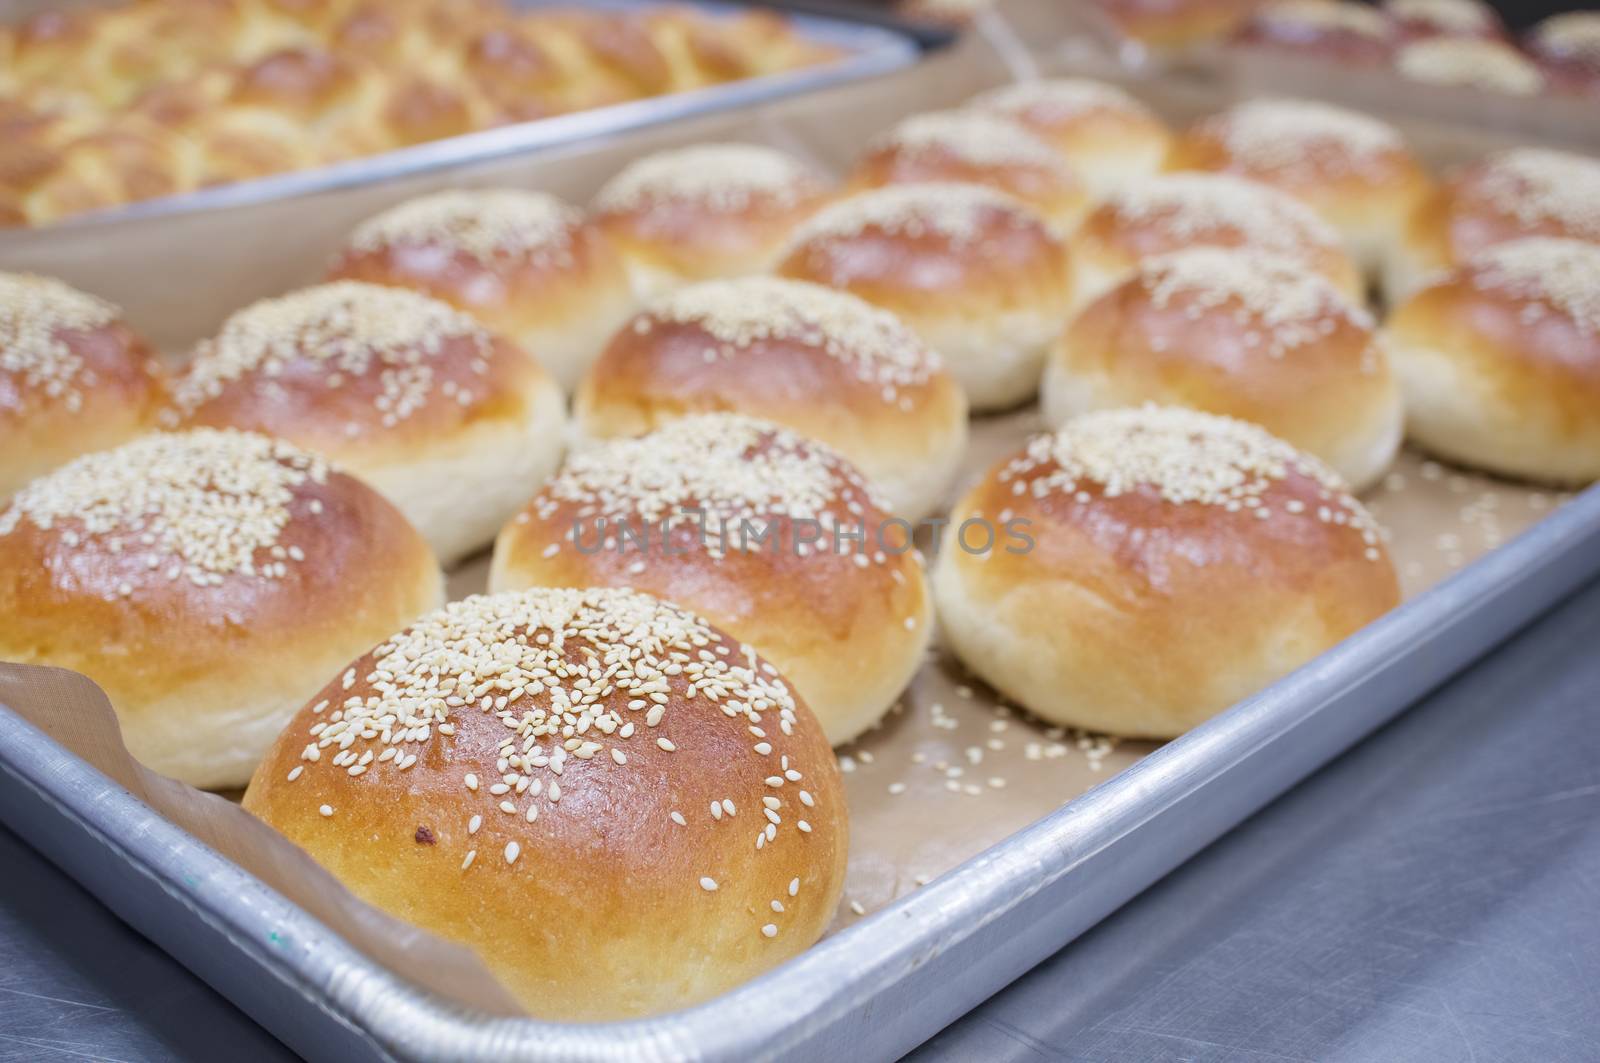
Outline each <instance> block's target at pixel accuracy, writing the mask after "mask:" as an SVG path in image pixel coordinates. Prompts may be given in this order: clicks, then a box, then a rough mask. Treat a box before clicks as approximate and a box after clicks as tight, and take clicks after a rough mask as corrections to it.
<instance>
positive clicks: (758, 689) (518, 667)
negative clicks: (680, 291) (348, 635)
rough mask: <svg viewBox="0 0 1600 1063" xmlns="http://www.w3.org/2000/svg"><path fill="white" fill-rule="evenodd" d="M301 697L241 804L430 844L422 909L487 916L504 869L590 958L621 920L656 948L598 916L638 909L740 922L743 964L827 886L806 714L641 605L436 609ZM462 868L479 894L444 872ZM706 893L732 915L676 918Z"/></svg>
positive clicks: (828, 790)
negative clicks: (560, 917) (560, 913)
mask: <svg viewBox="0 0 1600 1063" xmlns="http://www.w3.org/2000/svg"><path fill="white" fill-rule="evenodd" d="M316 698H317V700H316V701H314V702H313V703H312V704H310V705H308V706H307V707H306V708H305V709H304V710H302V711H301V713H300V714H299V715H298V716H297V717H296V718H295V720H294V721H293V722H291V724H290V725H289V729H288V730H287V731H286V733H285V735H284V737H283V738H282V739H280V741H279V744H278V747H277V749H276V750H275V751H274V753H273V754H272V755H270V756H269V757H268V758H267V760H266V761H264V762H263V764H262V767H261V769H260V770H259V771H258V772H257V774H256V777H255V779H254V780H253V781H252V784H251V788H250V792H249V793H248V794H247V795H246V798H245V804H246V807H247V808H248V809H250V810H251V811H252V812H255V813H256V814H258V815H261V816H263V818H265V819H267V820H268V822H271V823H273V824H274V825H277V826H279V827H280V829H288V830H289V831H290V832H291V833H292V834H307V833H311V831H312V827H311V826H309V825H316V824H320V823H322V821H324V820H327V821H331V825H332V826H336V827H338V828H340V829H341V830H342V831H348V832H350V836H351V837H352V838H359V839H362V840H363V844H366V843H367V842H366V840H367V839H369V838H370V839H373V842H374V844H384V843H380V842H378V839H386V840H387V841H386V843H387V844H390V845H393V846H395V847H396V848H397V851H398V852H405V851H406V850H407V849H409V848H411V847H413V846H415V845H416V844H417V843H418V842H422V841H423V840H424V832H425V837H426V844H428V845H430V846H431V845H433V844H435V843H437V844H438V845H440V846H445V847H448V849H447V852H448V856H447V862H446V863H444V864H442V865H441V867H449V868H451V870H452V873H451V874H450V875H449V876H447V877H446V878H445V879H444V881H443V884H440V883H439V882H438V881H436V880H431V879H422V880H419V882H418V884H417V886H416V888H417V889H419V890H421V891H423V894H422V898H423V900H424V901H425V902H426V904H425V908H432V909H435V910H442V911H454V910H455V908H457V907H459V905H460V904H462V903H468V904H473V903H477V904H482V905H483V906H484V907H486V908H487V909H488V910H491V911H498V910H501V909H504V908H505V907H506V905H505V903H504V901H503V900H501V899H492V898H503V895H504V891H505V890H506V889H508V888H510V886H509V882H510V880H508V879H507V878H505V877H503V875H504V874H508V873H509V872H507V871H506V869H507V868H508V867H510V868H514V869H516V870H518V871H523V872H524V873H528V872H527V869H528V868H529V866H530V864H532V865H533V867H534V870H533V871H532V872H531V873H532V874H533V875H534V876H535V880H536V881H537V885H531V884H525V885H523V886H519V887H518V888H519V889H532V890H534V891H535V895H539V894H543V896H544V899H545V900H546V901H547V902H548V903H550V904H551V905H553V906H561V905H568V906H578V905H583V906H584V914H583V916H582V918H575V919H574V926H573V927H569V928H567V929H564V930H562V931H561V932H560V933H557V934H556V936H557V938H558V940H559V939H561V938H563V937H573V936H575V938H576V939H577V940H597V939H596V938H595V937H594V935H595V934H598V933H600V932H601V928H602V927H603V926H605V924H606V923H607V922H609V921H611V920H614V919H616V918H623V919H624V922H626V923H628V924H629V925H630V926H633V927H634V929H632V930H627V931H626V932H627V933H629V934H635V933H637V934H642V936H643V939H644V940H652V941H653V940H655V932H654V931H653V930H645V931H641V930H639V929H638V928H637V927H638V923H637V922H636V921H634V920H632V919H630V918H627V917H626V916H616V915H605V916H602V914H601V912H604V911H606V909H605V908H604V906H605V905H606V904H614V905H620V904H622V903H624V902H629V903H637V902H638V900H639V899H640V896H641V894H646V893H647V894H649V895H650V896H652V897H654V898H656V901H655V903H656V904H657V905H658V906H659V907H658V908H656V909H654V910H647V911H646V912H645V913H643V916H642V917H641V918H643V917H644V916H647V917H648V918H649V919H650V920H651V921H653V920H654V919H656V918H658V917H659V918H661V919H666V920H669V921H670V920H674V919H676V918H686V919H689V920H691V921H698V920H700V919H703V918H715V919H718V920H738V923H737V925H738V926H739V927H740V931H739V933H738V934H737V940H740V941H743V940H748V941H750V942H751V946H750V947H751V948H756V947H759V946H760V944H761V942H762V940H763V937H766V938H771V937H774V936H776V934H777V932H778V924H784V925H787V924H788V922H789V921H790V920H789V919H788V918H774V915H773V913H774V912H775V911H779V910H780V909H776V908H769V907H768V899H769V898H778V897H782V898H783V900H784V901H785V902H788V901H789V899H790V898H791V897H794V896H795V895H796V893H797V892H800V887H802V886H803V887H804V888H805V889H806V890H809V891H810V893H811V894H812V897H813V899H812V901H811V902H810V903H812V904H819V903H824V901H825V898H829V897H831V894H832V890H833V889H834V888H836V884H837V877H836V876H837V875H839V873H840V869H842V865H843V859H844V849H845V844H846V830H847V828H846V811H845V808H844V804H843V797H842V793H841V792H840V786H839V776H838V767H837V764H836V763H835V761H834V759H833V755H832V753H831V752H830V750H829V748H828V744H827V740H826V738H824V737H823V734H822V731H821V728H820V727H819V726H818V725H817V722H816V720H815V718H814V717H813V716H812V715H811V712H810V710H809V709H807V708H806V707H805V706H804V705H802V704H800V703H798V702H797V701H796V699H795V697H794V695H793V694H792V693H791V691H790V690H789V688H788V686H787V684H786V683H785V682H784V680H783V678H782V677H781V676H779V675H778V674H777V672H776V670H775V669H774V668H773V667H772V666H771V665H770V664H767V663H766V662H765V661H763V660H762V659H761V658H759V657H758V656H756V654H755V653H754V651H753V650H750V649H749V648H748V647H746V646H744V645H741V644H740V643H739V642H737V641H736V640H734V639H731V638H729V637H728V636H726V635H724V634H722V633H721V632H719V631H717V630H715V629H714V628H712V627H710V626H709V625H708V624H706V623H705V622H704V621H702V620H700V619H699V618H697V617H695V616H694V615H692V614H690V613H687V612H685V611H683V610H682V609H679V608H677V607H676V606H673V605H671V604H668V603H666V602H662V601H660V600H659V599H656V598H654V597H651V596H649V595H645V594H640V593H637V592H634V591H630V590H626V589H600V588H592V589H587V590H567V589H554V588H538V589H534V590H528V591H515V592H508V593H504V594H496V595H484V596H477V597H471V598H466V599H463V600H461V601H458V602H453V603H451V604H449V605H447V606H445V607H444V608H442V609H440V610H438V611H436V612H434V613H431V614H429V615H427V616H424V617H423V618H421V619H420V620H418V621H417V622H416V623H415V624H413V625H412V626H410V627H409V628H407V629H406V630H404V631H402V632H400V633H399V634H397V635H395V636H393V637H392V638H390V639H389V640H387V641H386V642H384V643H383V644H382V645H379V646H378V647H376V648H375V649H373V650H372V651H371V652H370V653H368V654H366V655H365V656H363V657H362V658H360V659H359V660H357V661H355V662H354V663H353V664H352V666H351V667H350V669H349V670H348V671H346V672H345V673H344V675H343V676H342V677H338V678H335V679H334V680H333V681H332V682H330V683H329V684H328V686H327V687H326V688H324V690H323V691H322V692H321V693H320V694H319V695H317V696H316ZM390 750H393V751H394V752H390ZM296 769H298V770H296ZM362 776H365V777H364V778H363V777H362ZM285 779H287V780H288V781H287V782H285V781H284V780H285ZM374 788H375V789H374ZM707 808H712V809H713V812H714V816H715V819H716V820H717V821H718V822H717V827H718V829H717V830H716V831H715V832H713V831H711V830H709V829H707V828H706V827H704V826H703V825H704V824H706V823H707V822H708V821H707V820H706V819H705V816H706V809H707ZM764 809H765V810H767V813H768V814H763V810H764ZM689 823H693V824H694V827H693V828H689V827H688V826H687V824H689ZM683 831H687V833H673V832H683ZM414 834H415V835H416V840H415V841H414V840H413V836H414ZM524 850H526V852H527V858H526V860H524V862H523V863H522V864H521V865H520V867H519V865H518V863H517V861H518V859H519V858H520V857H521V856H522V854H523V852H524ZM475 862H476V863H477V865H478V874H476V875H475V876H470V877H462V876H461V875H458V874H455V873H454V869H455V867H456V866H457V865H459V866H460V868H461V869H462V870H463V871H465V870H467V869H469V868H471V867H472V865H473V864H474V863H475ZM496 868H498V869H500V872H495V871H494V870H493V869H496ZM619 868H626V873H625V874H624V873H622V872H621V871H619ZM797 880H803V881H797ZM830 880H831V881H830ZM719 886H720V887H721V889H722V890H723V891H724V892H723V893H721V894H720V895H718V897H720V899H723V900H725V901H727V902H728V905H727V907H725V908H719V909H718V910H716V911H715V912H713V913H712V916H709V917H708V916H704V915H702V914H696V913H697V912H698V910H697V909H695V908H691V907H689V906H690V905H694V904H700V905H709V904H710V903H711V902H712V900H713V899H716V898H711V897H707V896H706V894H708V893H713V894H714V893H715V892H716V891H717V889H718V887H719ZM369 888H370V887H369ZM386 889H392V885H391V887H388V888H386ZM434 891H443V893H442V894H436V893H435V892H434ZM452 897H455V898H461V900H458V901H455V902H450V901H449V898H452ZM800 903H801V905H805V904H806V903H808V902H807V901H806V900H805V899H804V898H802V900H801V902H800ZM594 905H600V906H602V907H601V911H600V912H597V911H596V910H595V908H594V907H593V906H594ZM512 907H514V906H512ZM616 910H617V909H614V908H613V909H610V911H611V912H615V911H616ZM818 914H819V915H820V916H821V918H820V919H818V921H817V922H818V924H819V925H820V922H821V919H825V918H826V914H824V913H818ZM451 924H452V928H453V931H452V936H457V937H468V938H469V939H470V936H471V933H472V932H473V931H474V930H476V932H477V933H478V934H480V935H481V934H482V933H484V931H483V930H481V928H477V927H475V926H474V925H473V922H472V921H471V920H468V919H466V918H465V917H463V918H462V919H461V920H460V921H459V922H457V921H456V920H455V919H454V918H452V919H451ZM768 927H770V928H771V929H766V928H768ZM545 933H551V931H546V932H545ZM605 933H606V934H607V935H608V937H609V938H612V939H614V938H615V937H616V935H617V934H618V933H619V931H618V930H617V929H616V928H615V926H612V927H611V928H610V929H608V930H606V931H605ZM713 940H715V939H713ZM532 947H535V948H536V947H537V946H532ZM729 947H730V948H732V946H729ZM499 959H501V960H502V963H503V962H504V960H505V957H503V956H501V957H499ZM706 962H713V961H712V960H711V959H707V960H706ZM716 962H721V961H720V960H717V961H716ZM529 976H530V977H532V978H533V979H534V980H536V981H537V980H538V979H539V977H540V975H538V974H536V973H530V975H529ZM550 980H551V983H552V984H551V986H550V990H549V991H550V993H551V994H552V999H553V1000H554V1001H556V1002H559V1003H560V1004H561V1005H562V1007H561V1008H559V1009H558V1010H559V1012H560V1013H562V1014H567V1015H586V1014H591V1013H593V1012H594V1011H595V1010H596V1008H595V1005H593V1004H592V1003H591V1004H584V1003H583V1002H579V1001H572V1000H569V999H563V998H562V996H561V994H562V992H563V986H562V984H561V983H562V982H563V981H565V982H569V983H570V982H571V981H573V979H571V978H570V977H569V978H566V979H560V978H553V977H552V978H551V979H550ZM579 981H581V980H579ZM674 984H676V983H674ZM690 984H694V980H691V982H690ZM570 992H571V991H570V988H568V989H567V993H568V995H569V996H570ZM618 992H619V994H635V993H639V992H641V990H640V988H639V987H637V986H625V987H622V988H620V989H619V990H618ZM523 995H524V996H525V997H526V996H528V995H529V994H523ZM650 995H652V996H654V995H657V994H656V993H651V994H650ZM630 1010H632V1011H637V1010H640V1009H639V1008H638V1007H637V1006H634V1007H633V1008H631V1009H630Z"/></svg>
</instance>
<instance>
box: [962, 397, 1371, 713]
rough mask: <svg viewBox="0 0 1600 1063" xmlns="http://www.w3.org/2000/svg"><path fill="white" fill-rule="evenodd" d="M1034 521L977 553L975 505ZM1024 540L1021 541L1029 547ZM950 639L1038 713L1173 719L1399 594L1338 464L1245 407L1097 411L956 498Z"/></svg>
mask: <svg viewBox="0 0 1600 1063" xmlns="http://www.w3.org/2000/svg"><path fill="white" fill-rule="evenodd" d="M974 518H981V519H983V520H987V521H990V522H992V523H995V524H999V525H1003V524H1005V523H1006V522H1008V521H1026V522H1028V523H1027V524H1026V525H1013V526H1014V527H1020V528H1021V530H1022V532H1023V533H1024V534H1025V535H1026V536H1027V537H1028V538H1030V539H1031V540H1032V544H1033V545H1032V549H1031V550H1028V549H1025V548H1024V547H1022V546H1015V547H1008V548H1005V549H998V550H994V551H991V552H989V553H987V554H972V553H969V552H966V551H964V550H961V549H958V548H956V547H955V543H954V536H955V535H956V534H957V533H958V529H959V526H960V524H961V522H963V521H966V520H969V519H974ZM1012 550H1017V551H1019V552H1011V551H1012ZM934 596H935V599H936V601H937V603H938V607H939V622H940V625H941V627H942V630H943V631H944V633H945V637H946V639H947V640H948V641H949V643H950V645H951V646H952V647H953V648H954V650H955V651H956V653H957V655H959V656H960V658H961V659H962V661H963V662H965V663H966V665H967V667H968V668H971V669H972V670H973V671H974V672H976V673H977V674H978V675H980V676H981V677H983V678H984V679H985V680H986V681H987V682H989V683H990V684H992V685H993V686H995V687H996V688H997V689H998V690H1000V691H1001V692H1002V693H1003V694H1005V695H1006V696H1008V697H1010V698H1013V699H1015V700H1016V701H1017V702H1018V703H1019V704H1021V705H1022V706H1024V707H1025V708H1027V709H1028V710H1029V711H1031V712H1033V713H1035V714H1037V715H1038V716H1040V717H1042V718H1044V719H1046V720H1049V721H1051V722H1054V723H1058V724H1066V725H1071V726H1074V727H1083V728H1087V729H1090V730H1094V731H1103V732H1107V733H1110V734H1118V735H1127V736H1130V737H1143V738H1170V737H1173V736H1175V735H1178V734H1182V733H1183V732H1184V731H1186V730H1188V729H1189V728H1191V727H1193V726H1195V725H1196V724H1199V723H1201V722H1202V721H1204V720H1206V719H1207V718H1208V717H1210V716H1212V715H1215V714H1216V713H1218V712H1220V711H1221V710H1223V709H1225V708H1227V707H1228V706H1229V705H1232V704H1233V703H1234V702H1236V701H1238V700H1239V699H1240V698H1243V697H1246V696H1248V695H1250V694H1253V693H1255V692H1256V691H1258V690H1260V689H1261V688H1263V687H1265V686H1266V685H1268V684H1269V683H1271V682H1273V681H1274V680H1276V679H1278V678H1280V677H1281V676H1283V675H1286V674H1288V673H1289V672H1291V671H1293V670H1294V669H1295V668H1297V667H1299V666H1300V665H1302V664H1304V663H1305V662H1306V661H1309V660H1311V659H1312V658H1313V657H1316V656H1317V655H1318V654H1320V653H1322V652H1323V651H1324V650H1326V649H1328V648H1329V647H1331V646H1333V645H1334V644H1335V643H1337V642H1339V641H1340V640H1341V639H1343V638H1345V637H1346V636H1347V635H1350V634H1351V633H1352V632H1354V631H1356V630H1357V629H1358V628H1360V627H1362V626H1363V625H1364V624H1366V623H1368V622H1370V621H1372V620H1374V619H1376V618H1377V617H1379V616H1381V615H1382V614H1383V613H1384V612H1385V611H1387V610H1389V609H1391V608H1393V607H1394V606H1395V605H1396V604H1398V603H1399V600H1400V592H1399V585H1398V582H1397V580H1396V578H1395V573H1394V567H1393V565H1392V564H1391V563H1390V561H1389V558H1388V555H1387V553H1386V552H1385V550H1384V547H1383V545H1382V537H1381V535H1380V533H1379V530H1378V528H1377V527H1376V526H1375V525H1374V524H1373V523H1372V520H1371V518H1370V517H1369V516H1368V515H1367V514H1366V512H1365V511H1364V510H1363V509H1362V508H1361V506H1360V504H1359V503H1357V502H1356V501H1355V500H1354V499H1352V498H1350V497H1349V495H1347V494H1346V493H1345V491H1344V489H1343V487H1342V486H1341V484H1340V483H1339V480H1338V477H1336V476H1335V475H1333V474H1332V473H1331V472H1329V471H1328V470H1327V469H1326V468H1325V467H1323V466H1322V465H1321V463H1320V462H1317V461H1316V460H1315V459H1312V458H1307V457H1305V456H1303V455H1300V454H1299V453H1297V452H1296V451H1295V450H1294V448H1293V447H1290V446H1289V445H1288V444H1287V443H1284V442H1282V441H1281V440H1278V439H1275V438H1274V437H1272V436H1270V435H1268V434H1267V433H1266V432H1264V431H1262V430H1261V429H1259V428H1257V427H1255V426H1253V425H1247V424H1245V423H1244V422H1242V421H1234V420H1230V419H1228V418H1222V417H1214V416H1212V415H1210V414H1203V413H1198V412H1194V411H1190V410H1180V409H1175V408H1161V407H1144V408H1142V409H1125V410H1113V411H1105V412H1101V413H1094V414H1089V415H1087V416H1084V417H1082V418H1079V419H1078V420H1076V421H1073V422H1071V423H1070V424H1068V425H1067V426H1066V428H1064V429H1062V430H1061V431H1060V432H1058V433H1057V434H1055V435H1053V436H1041V437H1039V438H1038V439H1035V440H1034V441H1033V442H1031V443H1029V444H1028V446H1027V447H1026V448H1025V449H1024V450H1023V451H1021V452H1020V453H1018V454H1017V455H1016V456H1015V457H1013V458H1011V459H1009V460H1007V461H1003V462H1001V463H999V464H998V465H996V466H995V468H994V469H993V470H991V471H990V473H989V475H988V476H987V477H986V478H985V479H984V480H983V481H982V482H981V483H979V484H978V485H977V486H976V487H975V488H973V490H972V491H971V493H969V494H968V495H967V496H966V497H965V498H964V499H962V500H961V502H960V503H959V504H958V505H957V506H956V508H955V510H954V511H953V512H952V513H951V517H950V532H949V533H947V535H946V541H945V545H944V548H943V549H942V550H941V551H940V557H939V563H938V566H937V568H936V571H935V574H934Z"/></svg>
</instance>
